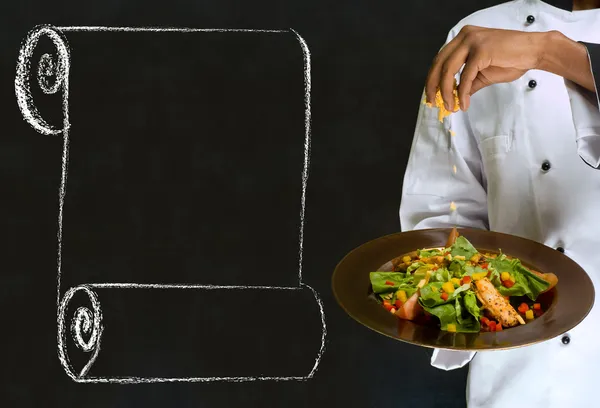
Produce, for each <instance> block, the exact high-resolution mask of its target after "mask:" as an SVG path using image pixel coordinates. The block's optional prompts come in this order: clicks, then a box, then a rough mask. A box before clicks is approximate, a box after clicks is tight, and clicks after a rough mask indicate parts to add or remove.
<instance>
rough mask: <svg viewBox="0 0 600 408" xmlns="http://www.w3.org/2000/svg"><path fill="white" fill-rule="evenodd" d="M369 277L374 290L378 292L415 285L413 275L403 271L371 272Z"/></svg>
mask: <svg viewBox="0 0 600 408" xmlns="http://www.w3.org/2000/svg"><path fill="white" fill-rule="evenodd" d="M369 277H370V279H371V286H372V287H373V292H374V293H377V294H380V293H389V292H396V291H397V290H399V289H407V288H412V287H414V285H413V277H412V276H411V275H409V274H406V273H403V272H371V273H370V275H369ZM386 282H389V283H393V285H388V284H387V283H386ZM412 293H414V291H413V292H412ZM407 295H408V293H407Z"/></svg>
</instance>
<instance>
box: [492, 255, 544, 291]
mask: <svg viewBox="0 0 600 408" xmlns="http://www.w3.org/2000/svg"><path fill="white" fill-rule="evenodd" d="M490 265H491V266H492V267H493V268H494V270H495V271H494V272H495V273H496V275H499V274H500V273H502V272H508V273H510V274H511V275H512V276H513V277H514V278H515V284H514V285H513V286H512V287H511V288H506V287H504V286H503V285H502V284H501V282H500V278H499V276H498V277H497V278H496V279H493V280H492V283H493V284H494V286H497V287H498V291H499V292H500V293H501V294H502V295H503V296H527V297H528V298H529V299H531V300H536V299H537V297H538V296H539V295H540V293H541V292H543V291H544V290H546V289H548V286H549V285H550V284H549V283H548V282H546V281H545V280H543V279H542V278H540V277H538V276H537V275H535V274H533V273H532V272H531V271H530V270H529V269H527V268H525V267H524V266H523V265H522V264H521V261H519V260H518V259H512V260H511V259H508V258H506V256H505V255H500V256H498V257H497V258H496V259H493V260H492V261H491V262H490Z"/></svg>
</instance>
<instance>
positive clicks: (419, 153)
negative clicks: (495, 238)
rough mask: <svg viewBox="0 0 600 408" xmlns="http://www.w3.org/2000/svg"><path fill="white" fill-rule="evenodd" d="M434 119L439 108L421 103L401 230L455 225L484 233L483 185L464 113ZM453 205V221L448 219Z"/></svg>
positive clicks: (406, 175)
mask: <svg viewBox="0 0 600 408" xmlns="http://www.w3.org/2000/svg"><path fill="white" fill-rule="evenodd" d="M437 115H438V109H437V108H428V107H427V106H425V105H423V104H421V107H420V109H419V115H418V118H417V126H416V130H415V134H414V137H413V142H412V147H411V150H410V154H409V157H408V163H407V166H406V172H405V173H404V183H403V186H402V200H401V203H400V225H401V227H402V230H403V231H408V230H414V229H423V228H442V227H452V226H454V225H453V224H454V223H456V224H458V226H461V227H471V228H479V229H488V216H487V214H488V207H487V194H486V189H485V184H486V180H485V175H484V171H483V164H482V160H481V153H480V151H479V147H478V144H477V141H476V139H475V136H474V135H473V132H472V130H471V126H470V125H469V121H468V116H467V115H468V113H466V112H463V111H458V112H455V113H453V114H452V115H450V116H448V117H446V118H445V119H444V123H443V124H442V123H440V121H439V120H438V116H437ZM452 202H454V203H455V204H456V207H457V209H456V213H457V219H455V220H453V219H451V218H450V217H451V216H450V214H451V211H450V203H452Z"/></svg>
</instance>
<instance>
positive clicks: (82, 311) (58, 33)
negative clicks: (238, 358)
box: [15, 25, 327, 384]
mask: <svg viewBox="0 0 600 408" xmlns="http://www.w3.org/2000/svg"><path fill="white" fill-rule="evenodd" d="M65 32H178V33H199V32H221V33H225V32H232V33H276V34H281V33H293V34H294V36H295V37H296V39H297V41H298V42H299V43H300V46H301V48H302V54H303V57H304V105H305V115H304V118H305V121H304V127H305V135H304V136H305V138H304V166H303V170H302V195H301V209H300V231H299V250H298V286H297V287H289V286H251V285H250V286H246V285H239V286H236V285H198V284H162V283H152V284H139V283H89V284H83V285H78V286H76V287H72V288H70V289H69V290H68V291H67V292H66V293H65V296H64V297H63V299H62V301H61V297H60V285H61V272H62V233H63V231H62V227H63V225H62V224H63V222H62V221H63V206H64V198H65V194H66V182H67V167H68V160H69V130H70V122H69V97H68V91H69V70H70V53H69V47H68V45H67V41H66V38H65V36H64V34H63V33H65ZM42 35H46V36H48V37H49V38H50V40H52V42H53V43H54V46H55V47H56V51H57V53H58V58H57V61H56V63H54V61H53V60H52V59H51V57H50V56H49V55H48V54H44V55H43V56H42V58H41V62H42V63H43V66H39V67H38V84H39V85H40V87H41V88H42V90H43V92H44V93H46V94H54V93H56V92H58V91H59V90H60V89H61V87H62V90H63V95H62V103H63V127H62V129H57V128H55V127H53V126H51V125H49V124H48V123H46V122H45V121H44V120H43V118H42V117H41V115H40V114H39V112H38V111H37V108H36V107H35V104H34V103H33V97H32V96H31V91H30V84H29V73H30V72H31V57H32V55H33V50H34V49H35V46H36V45H37V41H38V40H39V38H40V37H41V36H42ZM52 71H53V72H52ZM53 73H54V74H55V76H56V79H55V83H54V84H52V85H48V83H47V82H46V81H47V78H42V77H40V75H51V74H53ZM15 95H16V97H17V104H18V106H19V109H20V110H21V113H22V115H23V118H24V119H25V121H27V122H28V123H29V125H30V126H32V127H33V128H34V129H35V130H36V131H37V132H39V133H41V134H44V135H58V134H62V135H63V152H62V174H61V184H60V189H59V215H58V232H57V240H58V256H57V270H58V276H57V298H56V304H57V328H58V333H57V346H58V356H59V360H60V362H61V364H62V366H63V368H64V369H65V372H66V373H67V375H68V376H69V377H71V379H73V380H74V381H75V382H78V383H117V384H138V383H161V382H214V381H224V382H250V381H304V380H308V379H311V378H313V377H314V375H315V373H316V371H317V369H318V367H319V364H320V362H321V359H322V357H323V354H324V352H325V343H326V337H327V326H326V323H325V313H324V310H323V302H322V300H321V298H320V297H319V294H318V293H317V291H316V290H315V289H313V288H312V287H311V286H309V285H307V284H306V283H304V282H303V280H302V265H303V248H304V221H305V208H306V186H307V182H308V168H309V164H310V144H311V105H310V98H311V60H310V51H309V49H308V45H307V44H306V41H305V40H304V39H303V38H302V37H301V36H300V35H299V34H298V33H297V32H296V31H295V30H293V29H289V30H262V29H217V28H212V29H211V28H206V29H201V28H174V27H108V26H65V27H54V26H51V25H40V26H36V27H35V28H34V29H32V30H31V31H30V32H29V33H28V34H27V36H26V38H25V40H24V41H23V45H22V47H21V49H20V52H19V59H18V62H17V74H16V77H15ZM94 288H124V289H202V290H215V289H220V290H248V289H253V290H303V289H305V288H306V289H308V290H310V291H311V292H312V295H313V296H314V298H315V299H316V301H317V304H318V305H319V313H320V315H321V325H322V334H321V346H320V348H319V351H318V353H317V357H316V358H315V363H314V365H313V367H312V369H311V371H310V372H309V373H308V375H306V376H242V377H181V378H154V377H152V378H144V377H111V378H108V377H86V375H87V372H88V371H89V369H90V368H91V366H92V364H93V363H94V361H95V359H96V357H97V356H98V353H99V351H100V340H101V335H102V331H103V327H102V325H101V320H102V311H101V309H100V303H99V302H98V299H97V295H96V294H95V292H94V291H93V290H92V289H94ZM78 291H83V292H85V293H86V294H87V296H88V298H89V299H90V302H91V304H92V309H94V312H95V313H92V312H91V311H90V310H89V309H87V308H81V307H80V308H79V309H77V311H76V312H75V315H76V316H75V317H76V318H75V319H74V320H73V322H72V330H71V331H72V334H73V337H74V340H75V343H76V345H78V347H80V348H81V349H83V350H84V351H88V352H89V351H92V350H93V354H92V356H91V358H90V360H89V362H88V363H87V364H86V365H85V367H84V368H83V369H82V370H81V372H80V373H79V374H76V373H74V372H73V370H72V367H71V365H70V363H69V359H68V356H67V354H66V345H65V334H66V326H65V312H66V307H67V305H68V303H69V301H70V299H71V298H72V297H73V295H75V293H76V292H78ZM82 331H83V332H84V333H86V334H89V335H90V339H89V340H88V341H87V342H86V341H85V340H83V337H82Z"/></svg>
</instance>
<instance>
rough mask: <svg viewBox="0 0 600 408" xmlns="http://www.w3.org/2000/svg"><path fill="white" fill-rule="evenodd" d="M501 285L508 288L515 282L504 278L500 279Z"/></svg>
mask: <svg viewBox="0 0 600 408" xmlns="http://www.w3.org/2000/svg"><path fill="white" fill-rule="evenodd" d="M502 286H504V287H505V288H508V289H510V288H512V287H513V286H515V283H514V282H513V281H511V280H505V281H502Z"/></svg>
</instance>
